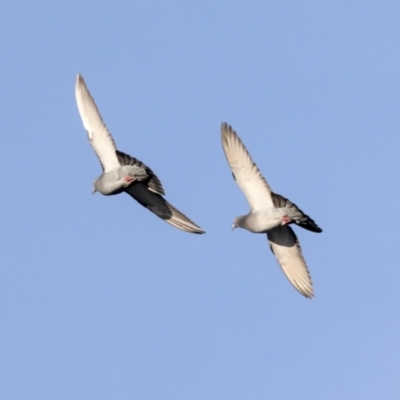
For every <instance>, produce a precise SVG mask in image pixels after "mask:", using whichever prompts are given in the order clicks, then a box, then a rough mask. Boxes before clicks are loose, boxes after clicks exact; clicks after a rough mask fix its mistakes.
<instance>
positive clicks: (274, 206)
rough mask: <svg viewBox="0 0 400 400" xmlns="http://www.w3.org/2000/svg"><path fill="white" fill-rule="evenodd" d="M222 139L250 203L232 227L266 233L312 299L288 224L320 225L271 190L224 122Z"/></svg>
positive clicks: (311, 227) (291, 278)
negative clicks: (245, 211) (247, 209)
mask: <svg viewBox="0 0 400 400" xmlns="http://www.w3.org/2000/svg"><path fill="white" fill-rule="evenodd" d="M221 140H222V148H223V150H224V153H225V157H226V159H227V161H228V164H229V166H230V168H231V171H232V175H233V178H234V180H235V181H236V183H237V184H238V186H239V188H240V189H241V190H242V192H243V193H244V195H245V197H246V198H247V201H248V203H249V206H250V212H249V213H248V214H247V215H242V216H239V217H236V218H235V219H234V221H233V226H232V230H233V229H235V228H238V227H240V228H243V229H246V230H248V231H250V232H253V233H266V234H267V238H268V241H269V245H270V248H271V251H272V253H273V254H274V255H275V257H276V259H277V261H278V263H279V265H280V266H281V268H282V270H283V272H284V274H285V275H286V277H287V278H288V280H289V281H290V283H291V284H292V285H293V286H294V288H295V289H297V290H298V291H299V292H300V293H301V294H302V295H303V296H305V297H307V298H310V299H311V298H312V297H313V296H314V289H313V284H312V281H311V276H310V273H309V271H308V268H307V264H306V262H305V260H304V257H303V254H302V251H301V247H300V243H299V240H298V239H297V236H296V234H295V233H294V231H293V229H292V228H291V227H290V226H289V225H298V226H300V227H302V228H304V229H307V230H309V231H311V232H317V233H319V232H322V229H321V228H320V227H319V226H318V225H317V224H316V223H315V222H314V220H313V219H311V218H310V217H309V216H308V215H306V214H305V213H304V212H303V211H301V210H300V209H299V208H298V207H297V206H296V204H294V203H292V202H291V201H290V200H288V199H286V198H285V197H283V196H281V195H279V194H277V193H274V192H273V191H272V190H271V187H270V186H269V184H268V182H267V181H266V180H265V178H264V177H263V175H262V174H261V172H260V170H259V169H258V167H257V165H256V164H255V163H254V161H253V159H252V158H251V156H250V153H249V152H248V151H247V149H246V147H245V146H244V144H243V142H242V141H241V139H240V138H239V136H238V135H237V133H236V132H235V131H234V130H233V129H232V127H231V126H230V125H228V124H227V123H226V122H224V123H222V125H221Z"/></svg>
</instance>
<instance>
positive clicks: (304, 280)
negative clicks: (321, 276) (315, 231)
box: [267, 225, 314, 298]
mask: <svg viewBox="0 0 400 400" xmlns="http://www.w3.org/2000/svg"><path fill="white" fill-rule="evenodd" d="M267 236H268V241H269V245H270V247H271V250H272V252H273V253H274V255H275V257H276V259H277V260H278V263H279V265H280V266H281V268H282V270H283V272H284V274H285V275H286V277H287V278H288V279H289V281H290V283H291V284H292V285H293V286H294V287H295V288H296V289H297V290H298V291H299V292H300V293H301V294H302V295H303V296H305V297H308V298H312V297H313V296H314V290H313V285H312V281H311V276H310V273H309V272H308V268H307V264H306V262H305V260H304V258H303V254H302V253H301V247H300V243H299V241H298V239H297V236H296V234H295V233H294V232H293V229H292V228H290V227H289V226H287V225H284V226H279V227H277V228H274V229H271V230H270V231H268V232H267Z"/></svg>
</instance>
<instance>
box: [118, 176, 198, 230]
mask: <svg viewBox="0 0 400 400" xmlns="http://www.w3.org/2000/svg"><path fill="white" fill-rule="evenodd" d="M125 191H126V193H128V194H129V195H130V196H132V197H133V198H134V199H135V200H136V201H137V202H138V203H140V204H141V205H142V206H143V207H146V208H147V209H149V210H150V211H151V212H152V213H154V214H156V215H157V217H160V218H161V219H163V220H164V221H165V222H168V223H169V224H171V225H173V226H175V227H176V228H178V229H181V230H183V231H185V232H191V233H204V231H203V229H201V228H200V227H199V226H197V225H196V224H195V223H194V222H193V221H191V220H190V219H189V218H188V217H187V216H186V215H184V214H182V213H181V212H180V211H178V210H177V209H176V208H175V207H174V206H172V205H171V204H169V203H168V202H167V201H166V200H165V199H164V198H163V197H161V196H160V195H158V194H157V193H154V192H152V191H151V190H149V188H148V187H146V186H145V185H144V184H142V183H140V182H138V183H134V184H133V185H131V186H128V187H127V188H126V189H125Z"/></svg>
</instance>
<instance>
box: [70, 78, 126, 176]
mask: <svg viewBox="0 0 400 400" xmlns="http://www.w3.org/2000/svg"><path fill="white" fill-rule="evenodd" d="M75 97H76V103H77V105H78V110H79V114H80V116H81V119H82V122H83V126H84V127H85V129H86V131H87V135H88V138H89V141H90V144H91V145H92V147H93V150H94V151H95V153H96V154H97V157H98V158H99V160H100V163H101V165H102V167H103V170H104V172H109V171H111V170H113V169H115V168H118V167H119V166H120V163H119V161H118V158H117V155H116V154H115V150H116V146H115V142H114V139H113V138H112V136H111V134H110V133H109V132H108V130H107V127H106V125H105V124H104V122H103V120H102V118H101V115H100V113H99V110H98V109H97V107H96V103H95V102H94V100H93V97H92V96H91V95H90V92H89V90H88V88H87V87H86V84H85V81H84V80H83V78H82V76H80V75H78V76H77V78H76V85H75Z"/></svg>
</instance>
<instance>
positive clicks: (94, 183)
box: [92, 180, 97, 194]
mask: <svg viewBox="0 0 400 400" xmlns="http://www.w3.org/2000/svg"><path fill="white" fill-rule="evenodd" d="M96 182H97V180H96V181H94V182H93V186H92V194H95V193H96V192H97V187H96Z"/></svg>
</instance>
